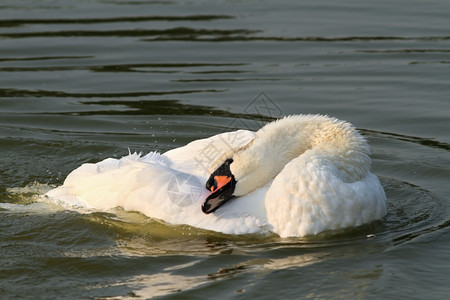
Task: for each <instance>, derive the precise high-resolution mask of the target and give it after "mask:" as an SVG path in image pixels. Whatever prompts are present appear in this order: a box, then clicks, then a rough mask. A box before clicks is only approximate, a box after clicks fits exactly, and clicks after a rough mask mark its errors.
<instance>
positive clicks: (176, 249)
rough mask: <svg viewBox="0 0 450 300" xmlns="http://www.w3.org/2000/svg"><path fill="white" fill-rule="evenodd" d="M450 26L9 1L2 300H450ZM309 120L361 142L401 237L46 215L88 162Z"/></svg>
mask: <svg viewBox="0 0 450 300" xmlns="http://www.w3.org/2000/svg"><path fill="white" fill-rule="evenodd" d="M449 11H450V3H449V2H448V1H444V0H439V1H338V2H336V1H316V2H312V1H293V0H292V1H225V0H221V1H186V2H185V1H178V0H174V1H120V0H117V1H114V0H111V1H106V0H105V1H101V0H93V1H87V0H83V1H69V0H61V1H50V0H48V1H21V0H19V1H18V0H14V1H13V0H5V1H1V2H0V150H1V155H0V163H1V168H0V202H1V203H0V205H1V206H0V226H1V231H0V298H2V299H13V298H14V299H16V298H29V299H66V298H67V299H131V298H132V299H135V298H137V299H147V298H151V297H152V296H153V297H156V296H160V297H163V298H164V297H166V298H180V299H181V298H183V299H184V298H186V297H192V298H199V299H200V298H203V299H211V298H213V297H214V298H217V299H223V298H245V299H247V298H250V297H252V298H253V297H258V298H261V299H264V298H266V299H274V298H284V299H302V298H350V299H359V298H376V299H384V298H389V299H400V298H409V299H411V298H417V299H424V298H426V299H443V298H446V297H448V295H449V293H450V287H449V285H448V278H449V276H450V263H449V261H450V251H449V249H450V229H449V227H450V197H449V194H450V185H449V179H450V170H449V167H450V135H449V129H450V100H449V95H450V85H449V80H450V65H449V63H450V21H449V18H448V15H449ZM294 113H320V114H329V115H331V116H334V117H337V118H340V119H345V120H348V121H350V122H352V123H353V124H354V125H355V126H356V127H358V128H359V129H360V130H361V132H362V133H363V135H364V136H365V137H366V138H367V139H368V140H369V142H370V144H371V146H372V151H373V171H374V173H375V174H377V175H378V176H379V177H380V179H381V182H382V184H383V186H384V188H385V190H386V194H387V197H388V200H387V201H388V202H387V204H388V214H387V216H386V217H385V218H384V219H383V220H382V221H380V222H375V223H373V224H369V225H366V226H363V227H360V228H355V229H349V230H343V231H339V232H328V233H324V234H321V235H319V236H317V237H310V238H305V239H280V238H278V237H277V236H274V235H269V234H259V235H250V236H228V235H222V234H216V233H213V232H208V231H203V230H198V229H195V228H190V227H187V226H170V225H167V224H163V223H161V222H159V221H157V220H152V219H149V218H146V217H145V216H143V215H140V214H137V213H125V212H123V211H120V210H118V211H117V212H115V213H92V214H79V213H76V212H71V211H65V210H63V209H62V208H59V207H56V206H51V205H49V204H45V203H39V202H38V201H37V199H38V196H39V195H40V194H42V193H44V192H45V191H47V190H48V189H50V188H51V187H52V186H56V185H60V184H62V182H63V180H64V178H65V177H66V176H67V174H68V173H69V172H70V171H71V170H73V169H75V168H76V167H78V166H79V165H80V164H82V163H85V162H97V161H100V160H102V159H104V158H107V157H121V156H123V155H126V154H127V153H128V148H129V149H131V150H132V151H138V152H139V151H143V152H148V151H151V150H158V151H161V152H163V151H166V150H169V149H172V148H176V147H179V146H182V145H184V144H186V143H187V142H189V141H191V140H195V139H198V138H203V137H207V136H210V135H213V134H216V133H220V132H223V131H225V130H228V129H231V128H257V127H258V126H260V125H261V124H262V123H264V122H266V121H270V120H272V119H274V118H276V117H280V116H282V115H287V114H294ZM372 234H374V235H375V237H372V236H371V235H372Z"/></svg>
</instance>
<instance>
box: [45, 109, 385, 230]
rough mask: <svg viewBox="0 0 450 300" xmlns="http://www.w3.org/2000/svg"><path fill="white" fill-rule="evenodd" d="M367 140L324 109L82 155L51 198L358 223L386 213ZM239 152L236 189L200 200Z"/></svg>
mask: <svg viewBox="0 0 450 300" xmlns="http://www.w3.org/2000/svg"><path fill="white" fill-rule="evenodd" d="M369 154H370V152H369V146H368V144H367V142H366V141H365V139H364V138H363V137H362V136H361V135H360V134H359V133H358V132H357V131H356V130H355V129H354V128H353V127H352V126H351V124H349V123H347V122H343V121H339V120H337V119H334V118H329V117H326V116H317V115H299V116H291V117H286V118H284V119H281V120H278V121H276V122H272V123H269V124H267V125H266V126H264V127H263V128H262V129H260V130H259V131H258V132H256V133H254V132H251V131H246V130H239V131H235V132H231V133H223V134H219V135H216V136H213V137H210V138H207V139H201V140H196V141H193V142H191V143H189V144H188V145H186V146H184V147H180V148H177V149H174V150H171V151H168V152H166V153H164V154H162V155H161V154H159V153H156V152H150V153H149V154H147V155H145V156H141V155H140V154H136V153H133V154H131V152H130V154H129V155H128V156H125V157H123V158H121V159H113V158H108V159H105V160H103V161H101V162H99V163H97V164H84V165H82V166H80V167H79V168H78V169H76V170H74V171H73V172H72V173H70V174H69V175H68V176H67V178H66V180H65V182H64V184H63V185H62V186H60V187H58V188H56V189H53V190H51V191H49V192H48V193H47V194H46V196H48V198H49V199H51V200H52V201H54V202H55V203H58V204H60V205H63V206H65V207H67V208H77V209H80V208H85V209H90V210H92V209H94V210H101V211H106V210H110V209H113V208H115V207H122V208H123V209H125V210H128V211H140V212H142V213H144V214H146V215H147V216H149V217H152V218H157V219H161V220H163V221H165V222H168V223H171V224H188V225H191V226H195V227H199V228H204V229H208V230H214V231H218V232H223V233H228V234H246V233H254V232H258V231H260V230H262V229H266V228H269V229H270V230H272V231H273V232H275V233H277V234H279V235H280V236H282V237H288V236H305V235H310V234H317V233H319V232H322V231H324V230H332V229H338V228H346V227H352V226H358V225H361V224H364V223H367V222H371V221H373V220H376V219H380V218H382V217H383V216H384V215H385V214H386V205H385V199H386V196H385V194H384V190H383V188H382V186H381V184H380V182H379V180H378V178H377V177H376V176H375V175H373V174H372V173H370V164H371V160H370V157H369ZM227 157H233V159H234V162H233V163H232V164H231V171H232V172H233V174H234V175H235V177H236V180H237V184H236V189H235V195H237V196H239V197H237V198H234V199H232V200H230V201H229V202H228V203H226V204H225V205H224V206H222V207H221V208H219V209H218V210H217V211H216V212H214V213H212V214H204V213H203V212H202V211H201V205H202V203H203V201H204V200H205V199H206V197H207V196H208V195H209V191H208V190H206V188H205V182H206V180H207V178H208V176H209V175H210V173H211V168H214V167H216V166H217V164H218V163H219V164H220V163H221V162H223V161H224V159H225V158H227Z"/></svg>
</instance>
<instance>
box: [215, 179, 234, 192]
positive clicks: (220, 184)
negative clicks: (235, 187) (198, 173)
mask: <svg viewBox="0 0 450 300" xmlns="http://www.w3.org/2000/svg"><path fill="white" fill-rule="evenodd" d="M230 181H231V177H230V176H224V175H217V176H214V185H212V186H211V192H213V193H214V192H215V191H217V190H219V189H221V188H222V187H224V186H225V185H226V184H227V183H229V182H230Z"/></svg>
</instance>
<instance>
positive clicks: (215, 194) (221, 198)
mask: <svg viewBox="0 0 450 300" xmlns="http://www.w3.org/2000/svg"><path fill="white" fill-rule="evenodd" d="M213 180H214V182H213V184H212V185H211V186H210V190H211V194H210V195H209V196H208V198H206V200H205V202H204V203H203V205H202V211H203V212H204V213H205V214H210V213H212V212H214V211H215V210H216V209H218V208H219V207H220V206H222V205H223V204H225V203H226V202H227V201H228V200H230V199H231V198H232V197H233V192H234V187H235V185H236V180H235V179H234V176H233V175H231V176H224V175H217V176H214V177H213Z"/></svg>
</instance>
